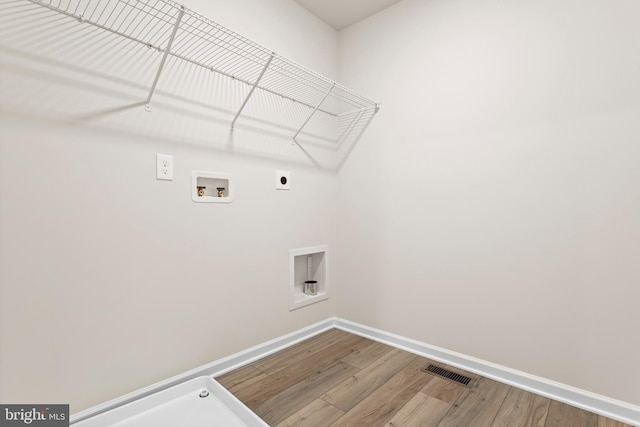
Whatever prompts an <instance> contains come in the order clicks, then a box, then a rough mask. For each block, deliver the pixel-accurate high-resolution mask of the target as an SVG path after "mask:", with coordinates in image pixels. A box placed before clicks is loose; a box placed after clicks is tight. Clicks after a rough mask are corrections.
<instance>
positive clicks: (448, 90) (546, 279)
mask: <svg viewBox="0 0 640 427" xmlns="http://www.w3.org/2000/svg"><path fill="white" fill-rule="evenodd" d="M638 22H640V3H638V2H636V1H631V0H616V1H613V2H611V1H606V0H590V1H572V0H565V1H561V2H557V1H550V0H549V1H547V0H545V1H516V2H495V1H484V0H483V1H471V0H454V1H439V0H434V1H423V0H404V1H402V2H400V3H398V4H397V5H394V6H393V7H391V8H389V9H387V10H385V11H384V12H382V13H380V14H378V15H375V16H373V17H371V18H370V19H367V20H366V21H363V22H361V23H359V24H357V25H355V26H352V27H350V28H348V29H346V30H344V31H342V32H341V34H340V37H341V38H340V60H339V64H340V75H339V79H340V80H341V81H342V82H344V83H345V84H347V85H349V86H352V87H354V88H355V89H356V90H359V91H360V92H362V93H366V94H368V95H369V96H372V97H374V98H375V99H379V100H380V101H382V109H381V110H380V113H378V115H377V116H376V118H375V120H374V121H373V122H372V124H371V126H370V128H369V130H368V131H367V134H366V136H365V138H363V140H362V141H361V142H360V143H359V144H358V145H357V146H356V148H355V150H354V151H353V153H352V156H351V157H350V158H349V159H348V160H347V162H346V163H345V165H344V167H343V168H342V169H341V171H340V175H339V183H340V186H339V199H338V207H339V209H338V255H337V256H338V260H339V263H338V268H339V270H338V272H337V274H338V282H339V288H338V299H337V301H338V306H337V314H338V316H340V317H343V318H346V319H350V320H353V321H357V322H361V323H364V324H367V325H370V326H373V327H378V328H381V329H384V330H387V331H391V332H394V333H398V334H401V335H404V336H407V337H411V338H414V339H417V340H420V341H423V342H427V343H430V344H433V345H437V346H441V347H444V348H447V349H450V350H454V351H459V352H462V353H465V354H468V355H472V356H476V357H479V358H481V359H484V360H488V361H491V362H494V363H498V364H502V365H505V366H508V367H511V368H515V369H519V370H522V371H525V372H529V373H531V374H535V375H539V376H542V377H545V378H549V379H552V380H556V381H559V382H562V383H565V384H569V385H573V386H576V387H579V388H582V389H586V390H589V391H592V392H595V393H599V394H602V395H606V396H609V397H612V398H616V399H620V400H622V401H626V402H630V403H633V404H636V405H637V404H640V388H638V386H637V384H638V382H640V370H638V369H637V363H638V360H640V345H639V344H638V340H637V338H636V337H637V335H638V325H639V324H640V310H638V301H639V300H640V286H638V283H640V269H639V267H638V260H639V259H640V246H639V244H638V242H640V221H639V218H640V168H639V167H638V160H639V159H640V144H639V142H640V80H639V79H638V76H639V75H640V56H639V55H638V51H639V50H640V26H638V25H637V23H638Z"/></svg>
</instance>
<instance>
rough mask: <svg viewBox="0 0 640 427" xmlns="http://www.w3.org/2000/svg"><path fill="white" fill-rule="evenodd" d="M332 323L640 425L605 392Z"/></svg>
mask: <svg viewBox="0 0 640 427" xmlns="http://www.w3.org/2000/svg"><path fill="white" fill-rule="evenodd" d="M334 326H335V327H336V328H337V329H341V330H343V331H347V332H351V333H353V334H356V335H360V336H363V337H366V338H369V339H372V340H374V341H378V342H381V343H384V344H388V345H390V346H393V347H396V348H399V349H402V350H406V351H409V352H411V353H414V354H417V355H420V356H423V357H426V358H428V359H432V360H435V361H438V362H442V363H445V364H447V365H450V366H455V367H457V368H461V369H464V370H466V371H469V372H473V373H476V374H478V375H481V376H483V377H487V378H490V379H493V380H496V381H499V382H501V383H505V384H508V385H511V386H514V387H517V388H520V389H523V390H526V391H530V392H531V393H535V394H538V395H541V396H545V397H548V398H550V399H553V400H557V401H560V402H563V403H566V404H568V405H571V406H575V407H578V408H581V409H584V410H586V411H590V412H594V413H596V414H599V415H602V416H605V417H607V418H612V419H615V420H618V421H621V422H624V423H626V424H631V425H634V426H640V406H636V405H632V404H629V403H626V402H622V401H619V400H615V399H611V398H608V397H606V396H602V395H599V394H595V393H591V392H589V391H586V390H582V389H579V388H576V387H572V386H569V385H566V384H562V383H558V382H555V381H551V380H548V379H546V378H541V377H537V376H535V375H530V374H527V373H526V372H522V371H517V370H515V369H511V368H507V367H505V366H501V365H497V364H495V363H491V362H487V361H485V360H481V359H477V358H475V357H471V356H467V355H464V354H461V353H456V352H454V351H449V350H446V349H443V348H440V347H436V346H432V345H429V344H425V343H423V342H419V341H415V340H412V339H409V338H405V337H402V336H400V335H395V334H392V333H389V332H386V331H382V330H380V329H375V328H371V327H369V326H365V325H361V324H358V323H355V322H351V321H349V320H344V319H340V318H335V319H334Z"/></svg>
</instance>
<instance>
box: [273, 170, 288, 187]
mask: <svg viewBox="0 0 640 427" xmlns="http://www.w3.org/2000/svg"><path fill="white" fill-rule="evenodd" d="M276 190H291V174H290V173H289V171H276Z"/></svg>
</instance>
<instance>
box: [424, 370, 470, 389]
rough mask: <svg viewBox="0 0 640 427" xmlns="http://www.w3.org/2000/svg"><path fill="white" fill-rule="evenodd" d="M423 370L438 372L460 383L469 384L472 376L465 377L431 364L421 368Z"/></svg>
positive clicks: (432, 372) (437, 373)
mask: <svg viewBox="0 0 640 427" xmlns="http://www.w3.org/2000/svg"><path fill="white" fill-rule="evenodd" d="M421 370H422V371H423V372H427V373H431V374H436V375H439V376H441V377H444V378H447V379H449V380H451V381H455V382H457V383H460V384H464V385H469V382H470V381H471V378H469V377H465V376H464V375H460V374H456V373H455V372H451V371H450V370H448V369H444V368H440V367H438V366H435V365H429V366H427V367H426V368H423V369H421Z"/></svg>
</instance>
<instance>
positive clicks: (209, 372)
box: [70, 317, 335, 424]
mask: <svg viewBox="0 0 640 427" xmlns="http://www.w3.org/2000/svg"><path fill="white" fill-rule="evenodd" d="M334 324H335V319H334V318H333V317H330V318H328V319H326V320H323V321H321V322H318V323H315V324H313V325H310V326H307V327H305V328H302V329H298V330H297V331H293V332H291V333H289V334H286V335H283V336H281V337H278V338H274V339H272V340H270V341H267V342H265V343H262V344H259V345H256V346H254V347H251V348H249V349H247V350H243V351H241V352H238V353H235V354H232V355H231V356H228V357H224V358H222V359H219V360H216V361H214V362H211V363H207V364H206V365H202V366H199V367H197V368H194V369H191V370H190V371H187V372H184V373H182V374H178V375H176V376H174V377H171V378H169V379H166V380H163V381H160V382H157V383H155V384H152V385H150V386H148V387H144V388H141V389H139V390H136V391H133V392H131V393H128V394H125V395H124V396H120V397H117V398H115V399H113V400H110V401H108V402H105V403H102V404H99V405H96V406H93V407H91V408H89V409H86V410H84V411H81V412H78V413H75V414H72V415H71V417H70V424H74V423H78V422H80V421H83V420H86V419H87V418H91V417H94V416H96V415H99V414H102V413H104V412H107V411H110V410H112V409H115V408H118V407H120V406H123V405H126V404H127V403H131V402H133V401H135V400H138V399H142V398H143V397H147V396H150V395H152V394H154V393H157V392H160V391H163V390H166V389H168V388H170V387H173V386H176V385H178V384H181V383H183V382H185V381H189V380H192V379H194V378H198V377H201V376H210V377H217V376H219V375H222V374H224V373H226V372H229V371H233V370H234V369H237V368H239V367H241V366H244V365H248V364H249V363H252V362H254V361H256V360H258V359H261V358H263V357H265V356H268V355H270V354H273V353H276V352H278V351H280V350H282V349H284V348H287V347H290V346H292V345H294V344H296V343H298V342H300V341H304V340H306V339H307V338H310V337H312V336H314V335H317V334H319V333H322V332H324V331H326V330H328V329H331V328H333V327H334Z"/></svg>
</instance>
